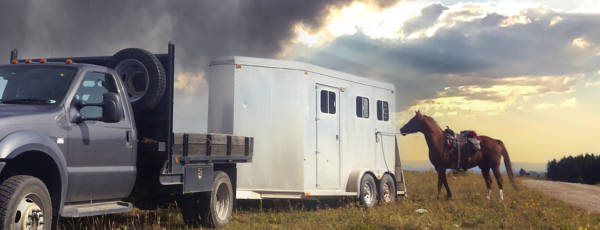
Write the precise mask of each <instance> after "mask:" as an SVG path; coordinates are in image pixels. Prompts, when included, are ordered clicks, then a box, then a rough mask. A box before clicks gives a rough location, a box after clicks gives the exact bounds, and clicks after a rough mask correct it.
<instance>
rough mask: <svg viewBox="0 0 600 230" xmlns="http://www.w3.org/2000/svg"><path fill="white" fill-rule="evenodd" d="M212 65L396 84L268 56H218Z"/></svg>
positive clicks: (385, 85)
mask: <svg viewBox="0 0 600 230" xmlns="http://www.w3.org/2000/svg"><path fill="white" fill-rule="evenodd" d="M210 65H211V66H213V65H243V66H244V65H246V66H259V67H265V68H276V69H289V70H299V71H307V72H312V73H317V74H321V75H324V76H328V77H331V78H336V79H339V80H343V81H350V82H355V83H359V84H364V85H369V86H374V87H378V88H383V89H388V90H394V85H393V84H391V83H387V82H382V81H377V80H373V79H369V78H365V77H359V76H356V75H352V74H348V73H344V72H340V71H336V70H332V69H328V68H324V67H320V66H316V65H312V64H308V63H304V62H298V61H290V60H278V59H267V58H254V57H242V56H227V57H220V58H216V59H214V60H213V61H211V62H210Z"/></svg>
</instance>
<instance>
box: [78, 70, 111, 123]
mask: <svg viewBox="0 0 600 230" xmlns="http://www.w3.org/2000/svg"><path fill="white" fill-rule="evenodd" d="M107 92H113V93H117V87H116V84H115V80H114V79H113V77H112V75H110V74H107V73H100V72H89V73H87V74H86V75H85V76H84V77H83V81H82V82H81V85H80V86H79V89H78V90H77V93H76V94H75V99H77V100H80V101H81V102H83V103H84V104H93V103H101V102H102V95H103V94H104V93H107ZM79 113H80V114H81V115H82V116H84V117H101V116H102V107H99V106H87V107H84V108H82V109H81V110H80V111H79Z"/></svg>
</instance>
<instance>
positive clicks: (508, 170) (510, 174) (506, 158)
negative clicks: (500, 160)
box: [498, 140, 519, 191]
mask: <svg viewBox="0 0 600 230" xmlns="http://www.w3.org/2000/svg"><path fill="white" fill-rule="evenodd" d="M498 144H500V146H501V147H502V156H503V157H504V166H506V173H507V174H508V179H509V180H510V183H511V184H512V186H513V188H515V190H517V191H518V190H519V188H517V184H515V176H514V175H513V170H512V165H511V163H510V157H509V156H508V151H506V146H504V143H503V142H502V141H501V140H498Z"/></svg>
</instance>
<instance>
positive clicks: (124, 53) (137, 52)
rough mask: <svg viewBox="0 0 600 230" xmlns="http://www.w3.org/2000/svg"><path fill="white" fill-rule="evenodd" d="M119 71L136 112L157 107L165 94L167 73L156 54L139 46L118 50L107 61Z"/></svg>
mask: <svg viewBox="0 0 600 230" xmlns="http://www.w3.org/2000/svg"><path fill="white" fill-rule="evenodd" d="M107 66H108V67H110V68H113V69H115V70H116V71H117V73H118V74H119V76H120V77H121V79H122V80H123V84H124V85H125V89H126V90H127V95H129V102H131V104H132V106H133V108H134V110H135V111H136V112H143V111H148V110H151V109H153V108H154V107H156V105H158V103H159V102H160V100H161V99H162V96H163V95H164V94H165V88H166V84H167V75H166V73H165V69H164V67H163V65H162V64H161V63H160V61H159V60H158V58H157V57H156V56H154V54H152V53H150V52H148V51H146V50H143V49H137V48H128V49H124V50H121V51H119V52H117V53H116V54H115V55H113V57H112V58H110V60H109V61H108V63H107Z"/></svg>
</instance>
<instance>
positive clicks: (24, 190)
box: [0, 175, 54, 230]
mask: <svg viewBox="0 0 600 230" xmlns="http://www.w3.org/2000/svg"><path fill="white" fill-rule="evenodd" d="M53 217H54V216H53V213H52V200H51V199H50V194H49V193H48V188H46V185H45V184H44V182H42V181H41V180H40V179H38V178H35V177H32V176H25V175H18V176H13V177H10V178H8V179H6V180H4V181H3V182H2V183H1V184H0V221H2V225H1V227H2V229H16V228H19V226H22V229H28V228H23V227H24V226H26V224H27V222H30V224H36V225H37V227H40V228H41V229H46V230H50V229H52V218H53ZM30 218H31V219H30ZM15 227H16V228H15Z"/></svg>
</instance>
